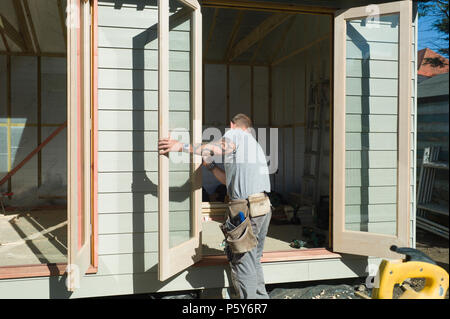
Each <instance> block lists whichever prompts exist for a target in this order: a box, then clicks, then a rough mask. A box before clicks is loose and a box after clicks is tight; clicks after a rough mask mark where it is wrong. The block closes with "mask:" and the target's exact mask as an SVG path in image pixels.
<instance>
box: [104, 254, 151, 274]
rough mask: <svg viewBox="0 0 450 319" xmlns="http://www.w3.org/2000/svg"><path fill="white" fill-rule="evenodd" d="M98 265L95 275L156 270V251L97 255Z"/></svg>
mask: <svg viewBox="0 0 450 319" xmlns="http://www.w3.org/2000/svg"><path fill="white" fill-rule="evenodd" d="M98 261H99V264H100V265H105V267H99V269H98V272H97V274H96V276H99V277H103V278H104V276H111V275H117V274H133V273H143V272H147V273H148V272H157V269H158V268H157V265H158V253H156V252H148V253H136V254H120V255H101V256H98ZM106 265H107V266H106Z"/></svg>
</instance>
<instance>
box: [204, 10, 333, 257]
mask: <svg viewBox="0 0 450 319" xmlns="http://www.w3.org/2000/svg"><path fill="white" fill-rule="evenodd" d="M202 14H203V59H204V63H203V94H204V96H203V132H204V134H203V141H204V142H209V141H212V140H215V139H216V138H220V137H221V136H223V134H224V133H225V131H226V129H227V128H229V123H230V119H231V118H232V117H233V116H234V115H236V114H238V113H244V114H247V115H248V116H249V117H250V118H251V119H252V121H253V129H254V131H253V133H254V136H255V137H256V139H257V140H258V142H259V143H260V144H261V146H262V147H263V149H264V150H265V152H266V157H267V159H268V163H269V171H270V180H271V190H272V192H271V193H270V195H269V196H270V198H271V203H272V205H273V216H272V220H271V224H270V226H269V231H268V235H267V238H266V241H265V248H264V252H276V251H298V250H302V249H310V248H324V247H328V246H329V243H330V241H329V238H330V226H329V225H330V208H329V203H330V200H329V199H330V198H329V196H330V193H331V192H330V185H331V175H330V172H331V170H330V167H331V159H330V154H331V151H330V138H331V133H330V132H331V125H330V124H331V123H330V119H331V117H330V114H331V112H330V105H331V101H330V99H331V94H330V90H331V75H332V71H331V70H332V69H331V68H332V62H331V61H332V22H333V20H332V16H331V15H329V14H319V13H318V14H312V13H290V12H268V11H256V10H255V11H252V10H239V9H230V8H215V7H203V9H202ZM218 165H221V164H220V163H219V164H218ZM202 179H203V203H202V213H203V224H202V232H203V233H202V243H203V255H222V254H223V242H222V241H223V235H222V233H221V232H220V229H219V224H220V223H223V222H224V219H225V213H226V208H227V204H226V202H227V194H226V188H225V186H224V185H221V184H220V183H219V182H218V181H217V180H216V179H215V177H214V176H213V175H212V174H211V173H210V172H209V171H208V170H207V169H205V168H202Z"/></svg>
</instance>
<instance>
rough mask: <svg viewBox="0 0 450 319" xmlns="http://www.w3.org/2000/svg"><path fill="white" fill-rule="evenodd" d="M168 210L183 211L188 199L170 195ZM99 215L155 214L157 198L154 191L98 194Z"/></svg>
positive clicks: (185, 208)
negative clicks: (171, 199)
mask: <svg viewBox="0 0 450 319" xmlns="http://www.w3.org/2000/svg"><path fill="white" fill-rule="evenodd" d="M169 197H170V198H174V199H176V200H173V201H170V202H169V210H170V211H171V212H172V211H185V210H188V209H189V207H190V198H189V197H187V196H185V194H183V193H179V194H178V193H170V194H169ZM98 198H99V200H98V203H99V204H98V211H99V214H114V213H132V212H136V213H139V212H156V211H158V198H157V193H156V191H153V192H151V193H149V192H141V193H139V192H135V193H131V192H128V193H100V194H98Z"/></svg>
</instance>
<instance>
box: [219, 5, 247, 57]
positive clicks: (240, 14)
mask: <svg viewBox="0 0 450 319" xmlns="http://www.w3.org/2000/svg"><path fill="white" fill-rule="evenodd" d="M243 17H244V11H241V10H239V11H238V12H237V15H236V21H235V22H234V26H233V29H232V30H231V35H230V39H229V40H228V46H227V50H226V52H225V56H224V60H225V61H229V60H230V56H231V52H232V49H233V44H234V41H235V40H236V37H237V34H238V31H239V28H240V26H241V22H242V18H243Z"/></svg>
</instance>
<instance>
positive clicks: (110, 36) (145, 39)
mask: <svg viewBox="0 0 450 319" xmlns="http://www.w3.org/2000/svg"><path fill="white" fill-rule="evenodd" d="M98 33H99V39H98V46H99V47H100V48H122V49H151V50H157V49H158V38H157V29H156V28H152V29H146V30H142V29H127V28H123V29H122V28H116V27H113V28H111V27H99V28H98ZM169 47H170V50H174V51H189V50H190V33H189V32H184V31H177V32H176V31H172V32H170V37H169Z"/></svg>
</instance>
